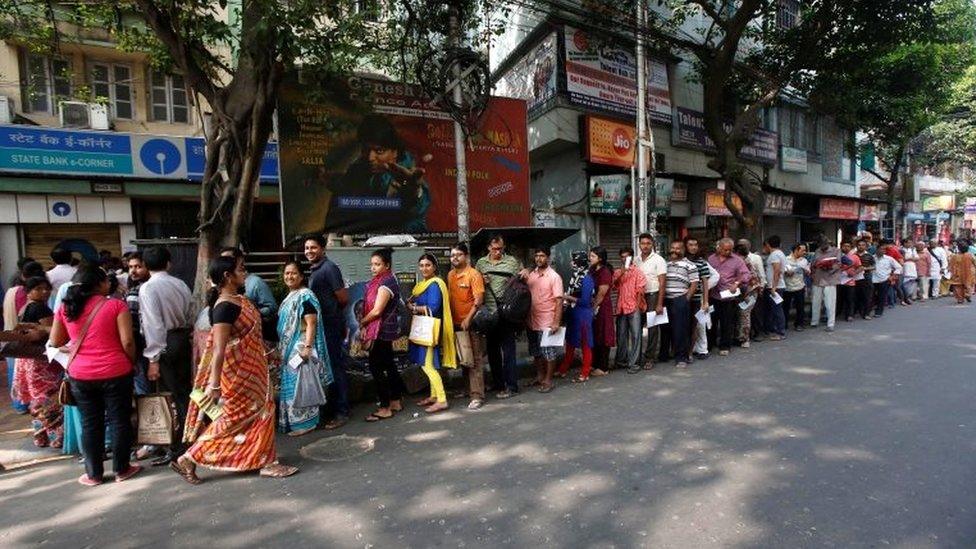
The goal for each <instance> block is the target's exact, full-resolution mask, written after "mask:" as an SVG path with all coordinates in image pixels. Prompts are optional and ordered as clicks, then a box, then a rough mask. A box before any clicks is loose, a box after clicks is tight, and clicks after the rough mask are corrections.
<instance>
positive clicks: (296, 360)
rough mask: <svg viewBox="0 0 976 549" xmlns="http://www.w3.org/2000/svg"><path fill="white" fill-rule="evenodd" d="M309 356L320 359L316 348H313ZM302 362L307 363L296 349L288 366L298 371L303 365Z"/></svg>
mask: <svg viewBox="0 0 976 549" xmlns="http://www.w3.org/2000/svg"><path fill="white" fill-rule="evenodd" d="M309 356H312V357H316V358H318V356H319V354H318V352H316V351H315V348H314V347H312V354H311V355H309ZM302 362H305V359H304V358H302V355H301V354H299V352H298V349H297V348H296V349H295V352H294V353H292V355H291V358H289V359H288V365H289V366H291V367H292V369H294V370H297V369H298V367H299V366H301V365H302Z"/></svg>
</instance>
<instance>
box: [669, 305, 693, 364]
mask: <svg viewBox="0 0 976 549" xmlns="http://www.w3.org/2000/svg"><path fill="white" fill-rule="evenodd" d="M664 306H665V307H666V308H667V309H668V325H669V326H670V328H671V346H672V348H673V349H674V360H675V362H689V359H690V357H689V353H690V352H691V309H689V307H688V298H687V297H686V296H684V295H680V296H678V297H666V298H664Z"/></svg>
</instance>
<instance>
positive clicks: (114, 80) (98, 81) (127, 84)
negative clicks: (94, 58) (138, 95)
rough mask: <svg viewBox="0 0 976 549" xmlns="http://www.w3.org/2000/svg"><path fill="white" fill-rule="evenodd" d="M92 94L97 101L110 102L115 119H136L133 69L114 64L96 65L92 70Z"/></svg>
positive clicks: (110, 109) (110, 110)
mask: <svg viewBox="0 0 976 549" xmlns="http://www.w3.org/2000/svg"><path fill="white" fill-rule="evenodd" d="M91 81H92V92H93V93H94V95H95V98H96V99H97V100H105V101H107V102H108V107H109V112H111V113H112V117H113V118H122V119H127V120H131V119H133V118H135V101H134V93H133V91H134V88H133V86H132V84H133V82H132V67H130V66H128V65H117V64H114V63H94V64H92V68H91Z"/></svg>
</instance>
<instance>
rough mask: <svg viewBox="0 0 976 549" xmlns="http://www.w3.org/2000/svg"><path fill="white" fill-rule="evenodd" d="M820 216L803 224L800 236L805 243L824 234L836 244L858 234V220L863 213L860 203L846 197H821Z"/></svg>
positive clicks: (812, 241)
mask: <svg viewBox="0 0 976 549" xmlns="http://www.w3.org/2000/svg"><path fill="white" fill-rule="evenodd" d="M819 206H820V207H819V210H818V218H817V219H816V220H807V221H804V222H803V223H802V224H801V230H800V238H801V241H802V242H804V243H808V244H809V243H814V242H816V241H817V239H818V238H819V237H820V236H821V235H822V236H825V237H827V238H829V239H830V241H831V242H832V243H834V244H835V245H837V244H839V243H840V242H842V241H843V240H844V239H845V238H853V237H854V236H855V235H856V234H857V222H858V218H859V217H860V215H861V208H860V204H858V202H857V201H856V200H849V199H845V198H827V197H824V198H820V204H819Z"/></svg>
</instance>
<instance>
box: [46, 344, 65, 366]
mask: <svg viewBox="0 0 976 549" xmlns="http://www.w3.org/2000/svg"><path fill="white" fill-rule="evenodd" d="M44 355H45V356H47V361H48V362H57V363H58V364H60V365H61V367H62V368H67V367H68V353H66V352H64V351H62V350H61V349H60V348H59V347H45V348H44Z"/></svg>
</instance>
